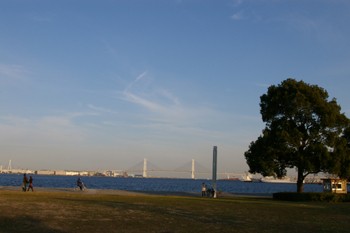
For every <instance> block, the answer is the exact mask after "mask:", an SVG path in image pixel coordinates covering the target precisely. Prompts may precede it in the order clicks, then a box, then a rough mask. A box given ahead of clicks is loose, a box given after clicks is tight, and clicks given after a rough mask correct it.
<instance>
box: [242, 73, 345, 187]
mask: <svg viewBox="0 0 350 233" xmlns="http://www.w3.org/2000/svg"><path fill="white" fill-rule="evenodd" d="M260 100H261V102H260V107H261V110H260V112H261V115H262V120H263V121H264V122H265V123H266V127H265V129H264V130H263V133H262V135H261V136H259V137H258V139H257V140H256V141H254V142H252V143H251V144H250V146H249V150H248V151H246V152H245V158H246V160H247V164H248V165H249V168H250V172H251V173H261V174H262V175H264V176H266V175H274V176H277V177H281V176H283V175H285V174H286V168H296V169H297V171H298V182H297V191H298V192H302V190H303V180H304V179H305V177H306V176H307V175H308V174H310V173H318V172H321V171H324V172H329V171H332V172H335V173H336V174H344V175H348V173H350V171H349V168H350V159H349V157H350V156H349V147H348V149H347V150H345V147H344V146H345V145H346V142H345V139H342V140H340V139H339V138H340V136H341V135H342V133H343V131H344V129H345V128H346V127H348V125H349V119H347V118H346V116H345V115H344V114H342V113H341V112H340V110H341V108H340V106H339V105H338V104H337V102H336V100H335V99H332V100H330V101H329V100H328V93H327V91H326V90H325V89H323V88H321V87H318V86H317V85H310V84H307V83H305V82H303V81H296V80H294V79H287V80H285V81H283V82H282V83H281V84H280V85H278V86H275V85H272V86H270V87H269V88H268V92H267V94H264V95H262V96H261V97H260ZM347 137H348V138H350V134H347ZM347 142H348V145H349V140H348V141H347ZM345 161H348V162H349V163H346V166H345V167H344V162H345ZM341 169H343V170H344V171H342V172H341Z"/></svg>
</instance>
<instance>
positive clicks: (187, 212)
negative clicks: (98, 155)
mask: <svg viewBox="0 0 350 233" xmlns="http://www.w3.org/2000/svg"><path fill="white" fill-rule="evenodd" d="M349 230H350V203H316V202H309V203H293V202H281V201H274V200H272V199H270V198H254V197H230V198H228V197H226V198H218V199H209V198H200V197H183V196H160V195H154V196H149V195H145V196H143V195H138V196H132V195H112V194H87V193H75V192H34V193H31V192H26V193H22V192H19V191H4V190H1V191H0V232H11V233H12V232H14V233H17V232H31V233H41V232H42V233H44V232H45V233H46V232H57V233H59V232H157V233H166V232H167V233H172V232H174V233H175V232H183V233H195V232H202V233H203V232H210V233H212V232H237V233H240V232H254V233H255V232H259V233H262V232H269V233H273V232H279V233H280V232H293V233H294V232H298V233H302V232H308V233H309V232H338V233H340V232H349Z"/></svg>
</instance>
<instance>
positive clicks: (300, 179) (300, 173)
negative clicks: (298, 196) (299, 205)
mask: <svg viewBox="0 0 350 233" xmlns="http://www.w3.org/2000/svg"><path fill="white" fill-rule="evenodd" d="M297 192H298V193H302V192H304V174H303V170H302V169H298V180H297Z"/></svg>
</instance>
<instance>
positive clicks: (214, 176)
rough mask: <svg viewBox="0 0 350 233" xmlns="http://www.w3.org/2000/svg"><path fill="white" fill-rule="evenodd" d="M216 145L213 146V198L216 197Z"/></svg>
mask: <svg viewBox="0 0 350 233" xmlns="http://www.w3.org/2000/svg"><path fill="white" fill-rule="evenodd" d="M217 161H218V147H217V146H214V148H213V180H212V187H213V189H214V198H216V197H217V196H216V175H217Z"/></svg>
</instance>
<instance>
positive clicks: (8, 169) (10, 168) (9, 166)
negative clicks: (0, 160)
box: [7, 159, 12, 172]
mask: <svg viewBox="0 0 350 233" xmlns="http://www.w3.org/2000/svg"><path fill="white" fill-rule="evenodd" d="M7 171H9V172H10V171H12V165H11V159H10V160H9V165H8V166H7Z"/></svg>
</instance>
